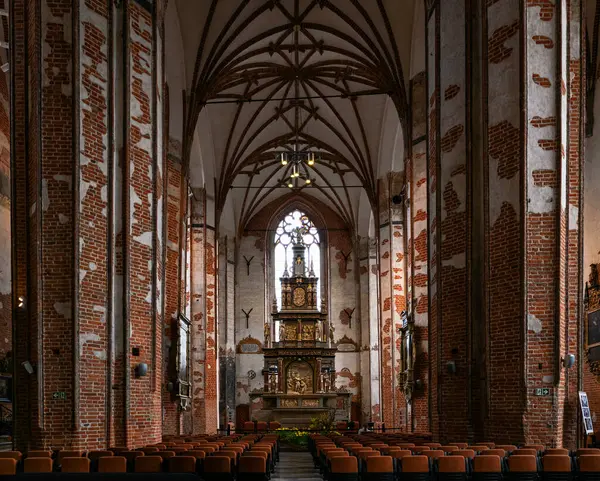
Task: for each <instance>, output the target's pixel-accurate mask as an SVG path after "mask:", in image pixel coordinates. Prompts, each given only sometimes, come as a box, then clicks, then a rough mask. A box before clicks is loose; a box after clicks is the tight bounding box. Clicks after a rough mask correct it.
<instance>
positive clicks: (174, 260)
mask: <svg viewBox="0 0 600 481" xmlns="http://www.w3.org/2000/svg"><path fill="white" fill-rule="evenodd" d="M167 179H168V180H167V258H166V272H165V283H166V289H165V322H164V336H165V339H166V345H165V348H164V351H163V352H164V356H165V359H163V365H164V369H165V378H164V382H163V388H162V389H163V394H162V395H163V411H164V413H163V423H162V426H163V427H162V430H163V435H165V434H169V435H178V434H180V433H182V430H181V428H182V426H181V421H182V419H181V418H182V416H181V413H180V412H179V410H178V403H177V402H176V401H175V400H174V398H173V394H172V393H171V392H169V391H168V390H167V383H169V382H174V378H173V372H172V369H171V370H170V368H172V363H173V362H175V355H176V346H177V337H176V335H177V333H176V331H174V330H173V328H176V326H177V324H176V321H177V315H178V313H179V312H180V306H179V300H180V299H179V298H180V296H179V293H180V279H181V276H180V271H179V270H180V262H181V255H180V254H181V253H182V249H185V244H183V245H182V242H181V241H182V239H181V234H182V225H181V216H182V215H185V198H186V196H185V190H184V187H185V185H186V183H185V180H184V178H183V173H182V170H181V162H180V160H179V159H176V158H174V157H173V156H169V157H168V159H167ZM182 196H183V197H182ZM182 198H183V199H184V203H183V205H182ZM181 267H185V266H181Z"/></svg>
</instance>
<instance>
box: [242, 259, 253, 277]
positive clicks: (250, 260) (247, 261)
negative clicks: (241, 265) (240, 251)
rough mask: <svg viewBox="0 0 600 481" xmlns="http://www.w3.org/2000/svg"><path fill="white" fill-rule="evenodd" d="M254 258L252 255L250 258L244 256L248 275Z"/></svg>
mask: <svg viewBox="0 0 600 481" xmlns="http://www.w3.org/2000/svg"><path fill="white" fill-rule="evenodd" d="M252 259H254V256H252V257H250V259H248V258H247V257H246V256H244V260H245V261H246V268H247V269H248V275H250V263H251V262H252Z"/></svg>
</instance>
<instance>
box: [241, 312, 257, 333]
mask: <svg viewBox="0 0 600 481" xmlns="http://www.w3.org/2000/svg"><path fill="white" fill-rule="evenodd" d="M253 310H254V308H252V309H250V310H249V311H248V312H246V311H244V309H242V312H243V313H244V315H245V316H246V329H248V327H249V321H250V313H251V312H252V311H253Z"/></svg>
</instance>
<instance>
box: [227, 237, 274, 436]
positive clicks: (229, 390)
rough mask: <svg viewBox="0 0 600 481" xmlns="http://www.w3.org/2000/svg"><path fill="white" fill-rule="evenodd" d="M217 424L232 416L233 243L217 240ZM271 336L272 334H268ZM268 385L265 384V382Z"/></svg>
mask: <svg viewBox="0 0 600 481" xmlns="http://www.w3.org/2000/svg"><path fill="white" fill-rule="evenodd" d="M219 266H220V267H221V269H222V271H221V272H222V275H219V297H218V299H219V330H218V336H219V337H218V339H219V414H220V419H219V426H221V427H222V428H223V429H226V427H227V423H228V422H233V421H234V419H235V375H236V369H235V368H236V366H235V242H234V240H233V239H232V238H231V237H229V236H224V237H221V239H220V240H219ZM271 336H273V333H272V334H271ZM265 386H267V384H265Z"/></svg>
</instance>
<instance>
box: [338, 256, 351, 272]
mask: <svg viewBox="0 0 600 481" xmlns="http://www.w3.org/2000/svg"><path fill="white" fill-rule="evenodd" d="M340 254H342V257H343V258H344V270H345V271H347V270H348V259H350V256H351V255H352V251H350V252H348V254H344V251H340Z"/></svg>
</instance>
